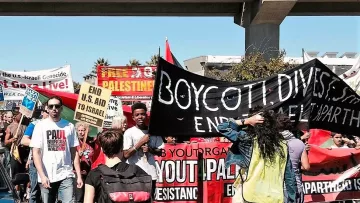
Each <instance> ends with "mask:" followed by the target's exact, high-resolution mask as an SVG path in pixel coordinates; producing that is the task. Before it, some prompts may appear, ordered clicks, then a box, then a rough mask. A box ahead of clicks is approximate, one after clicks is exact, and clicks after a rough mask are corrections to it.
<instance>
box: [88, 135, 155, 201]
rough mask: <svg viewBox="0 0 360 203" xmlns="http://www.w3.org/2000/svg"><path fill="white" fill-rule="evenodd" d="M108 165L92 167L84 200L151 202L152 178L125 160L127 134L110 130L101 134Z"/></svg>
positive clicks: (100, 141)
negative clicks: (124, 142)
mask: <svg viewBox="0 0 360 203" xmlns="http://www.w3.org/2000/svg"><path fill="white" fill-rule="evenodd" d="M98 140H99V143H100V146H101V148H102V151H103V153H104V154H105V165H102V164H101V165H99V166H98V167H97V168H95V169H93V170H91V171H90V172H89V174H88V176H87V178H86V181H85V197H84V203H90V202H91V203H93V202H97V203H113V202H144V203H145V202H146V203H147V202H151V184H152V178H151V176H149V175H147V173H146V172H145V171H144V170H142V169H141V168H140V167H138V166H136V165H129V164H127V163H125V162H122V161H121V159H122V157H123V135H122V133H121V132H119V131H118V130H107V131H104V132H103V133H101V134H100V136H99V137H98Z"/></svg>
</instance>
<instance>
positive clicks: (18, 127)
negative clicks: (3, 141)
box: [11, 115, 24, 153]
mask: <svg viewBox="0 0 360 203" xmlns="http://www.w3.org/2000/svg"><path fill="white" fill-rule="evenodd" d="M23 118H24V115H21V118H20V121H19V124H18V126H17V128H16V132H15V135H14V138H18V133H19V129H20V126H21V123H22V121H23ZM14 145H15V143H12V145H11V153H13V151H14ZM16 145H17V142H16Z"/></svg>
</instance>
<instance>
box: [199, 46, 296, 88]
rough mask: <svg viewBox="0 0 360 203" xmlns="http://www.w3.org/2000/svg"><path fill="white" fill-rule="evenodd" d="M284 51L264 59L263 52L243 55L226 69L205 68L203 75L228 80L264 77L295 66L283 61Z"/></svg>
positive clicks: (249, 79)
mask: <svg viewBox="0 0 360 203" xmlns="http://www.w3.org/2000/svg"><path fill="white" fill-rule="evenodd" d="M285 55H286V52H285V51H281V52H280V54H279V56H278V57H277V58H272V59H270V60H266V59H265V57H264V54H263V53H254V54H251V55H248V56H245V57H244V58H242V59H241V62H240V63H238V64H233V65H232V66H231V67H230V68H229V69H227V70H218V69H216V68H208V69H206V70H205V71H206V73H205V75H207V76H208V77H210V78H214V79H218V80H224V81H229V82H239V81H251V80H256V79H261V78H266V77H269V76H271V75H274V74H277V73H279V72H283V71H285V70H288V69H291V68H293V67H295V65H294V64H290V63H289V62H285V61H284V58H285Z"/></svg>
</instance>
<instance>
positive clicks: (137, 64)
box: [126, 59, 141, 66]
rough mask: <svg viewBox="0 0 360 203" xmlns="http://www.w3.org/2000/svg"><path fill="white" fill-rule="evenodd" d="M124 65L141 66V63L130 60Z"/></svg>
mask: <svg viewBox="0 0 360 203" xmlns="http://www.w3.org/2000/svg"><path fill="white" fill-rule="evenodd" d="M126 65H127V66H141V63H140V61H139V60H137V59H131V60H129V63H128V64H126Z"/></svg>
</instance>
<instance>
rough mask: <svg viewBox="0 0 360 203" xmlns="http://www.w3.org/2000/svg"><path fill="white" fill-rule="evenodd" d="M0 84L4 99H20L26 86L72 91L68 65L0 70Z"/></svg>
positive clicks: (72, 86)
mask: <svg viewBox="0 0 360 203" xmlns="http://www.w3.org/2000/svg"><path fill="white" fill-rule="evenodd" d="M0 84H2V85H3V87H4V94H5V100H15V101H16V100H22V98H23V97H24V94H25V90H26V87H32V88H33V87H39V88H44V89H50V90H55V91H64V92H71V93H73V92H74V85H73V81H72V77H71V69H70V65H65V66H63V67H59V68H53V69H47V70H39V71H26V72H21V71H3V70H0Z"/></svg>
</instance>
